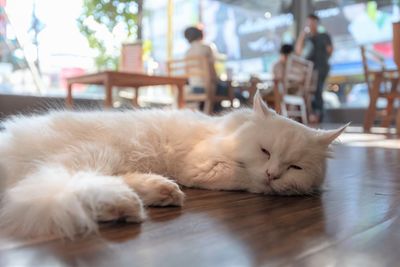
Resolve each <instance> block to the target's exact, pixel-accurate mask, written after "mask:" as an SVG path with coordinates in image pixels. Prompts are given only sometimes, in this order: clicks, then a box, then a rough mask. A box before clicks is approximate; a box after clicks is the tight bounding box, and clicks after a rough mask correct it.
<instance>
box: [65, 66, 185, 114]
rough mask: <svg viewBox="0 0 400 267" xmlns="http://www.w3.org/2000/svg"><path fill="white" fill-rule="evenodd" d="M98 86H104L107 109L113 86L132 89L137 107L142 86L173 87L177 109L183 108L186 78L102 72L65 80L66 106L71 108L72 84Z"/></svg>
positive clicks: (110, 100) (109, 105)
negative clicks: (176, 98)
mask: <svg viewBox="0 0 400 267" xmlns="http://www.w3.org/2000/svg"><path fill="white" fill-rule="evenodd" d="M77 83H78V84H99V85H104V90H105V94H106V98H105V100H104V106H105V107H107V108H111V107H112V103H113V102H112V89H113V87H114V86H118V87H132V88H133V89H134V90H135V97H134V98H133V103H132V104H133V105H134V106H138V102H137V101H138V92H139V88H140V87H143V86H156V85H175V86H176V89H177V90H178V108H183V107H184V106H185V99H184V86H185V84H186V83H187V78H186V77H168V76H154V75H146V74H140V73H130V72H119V71H103V72H98V73H93V74H87V75H82V76H76V77H71V78H67V84H68V95H67V99H66V106H67V107H72V106H73V99H72V85H73V84H77Z"/></svg>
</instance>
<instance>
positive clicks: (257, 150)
mask: <svg viewBox="0 0 400 267" xmlns="http://www.w3.org/2000/svg"><path fill="white" fill-rule="evenodd" d="M4 127H5V130H4V131H3V132H1V135H0V167H1V174H2V175H1V179H2V184H3V186H2V187H3V189H4V191H3V193H2V207H1V211H0V221H1V224H2V227H6V228H7V230H8V231H10V232H12V233H13V234H15V235H20V236H40V235H58V236H67V237H71V238H72V237H73V236H74V235H75V234H77V233H88V232H93V231H96V230H97V223H96V222H97V221H108V220H116V219H120V218H124V219H126V220H127V221H132V222H140V221H142V220H143V219H144V218H145V210H144V206H149V205H150V206H165V205H178V206H180V205H182V203H183V199H184V194H183V193H182V191H181V190H180V189H179V187H178V185H177V184H176V182H177V183H179V184H181V185H184V186H188V187H197V188H206V189H212V190H246V191H249V192H254V193H265V194H307V193H310V192H312V191H313V190H314V189H316V188H318V187H319V186H320V185H321V183H322V182H323V178H324V173H325V161H326V157H327V156H328V154H329V145H330V143H331V142H332V141H333V140H334V139H335V138H336V137H338V136H339V135H340V133H342V132H343V130H344V128H345V127H342V128H340V129H338V130H333V131H320V130H313V129H310V128H307V127H306V126H303V125H301V124H299V123H297V122H294V121H292V120H289V119H287V118H284V117H282V116H279V115H277V114H276V113H275V112H274V111H272V110H270V109H268V107H267V106H266V105H265V104H264V102H263V101H262V99H261V98H260V96H259V95H256V97H255V99H254V111H253V110H250V109H249V110H237V111H234V112H231V113H229V114H226V115H224V116H221V117H209V116H206V115H204V114H201V113H199V112H193V111H188V110H186V111H178V110H174V111H161V110H140V111H131V112H117V111H110V112H81V113H79V112H68V111H63V112H53V113H50V114H48V115H45V116H34V117H21V116H20V117H14V118H12V119H10V120H8V121H6V122H5V123H4Z"/></svg>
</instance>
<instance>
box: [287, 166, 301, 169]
mask: <svg viewBox="0 0 400 267" xmlns="http://www.w3.org/2000/svg"><path fill="white" fill-rule="evenodd" d="M289 169H294V170H302V169H303V168H302V167H300V166H298V165H290V166H289V167H288V170H289Z"/></svg>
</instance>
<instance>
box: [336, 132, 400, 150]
mask: <svg viewBox="0 0 400 267" xmlns="http://www.w3.org/2000/svg"><path fill="white" fill-rule="evenodd" d="M357 128H358V127H349V129H348V130H347V131H346V133H344V134H342V135H341V136H340V138H339V142H340V143H342V144H345V145H348V146H357V147H380V148H391V149H400V139H396V138H395V136H392V135H389V134H383V133H385V132H383V131H381V130H382V129H381V128H375V129H372V132H373V133H362V132H361V131H358V129H357ZM385 130H386V129H385Z"/></svg>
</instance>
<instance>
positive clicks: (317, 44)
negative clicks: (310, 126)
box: [295, 14, 333, 123]
mask: <svg viewBox="0 0 400 267" xmlns="http://www.w3.org/2000/svg"><path fill="white" fill-rule="evenodd" d="M319 22H320V19H319V17H318V16H317V15H315V14H310V15H308V17H307V26H306V27H305V28H304V31H302V32H301V33H300V35H299V37H298V38H297V42H296V47H295V50H296V54H298V55H303V56H305V58H306V59H308V60H310V61H312V62H313V63H314V71H316V72H317V77H318V78H317V86H316V91H315V95H314V99H313V101H312V108H313V114H311V115H310V122H311V123H319V122H321V121H322V119H323V111H324V102H323V99H322V91H323V88H324V84H325V80H326V78H327V76H328V73H329V68H330V67H329V58H330V56H331V55H332V52H333V46H332V40H331V37H330V36H329V34H328V33H322V32H319V31H318V28H319Z"/></svg>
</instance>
